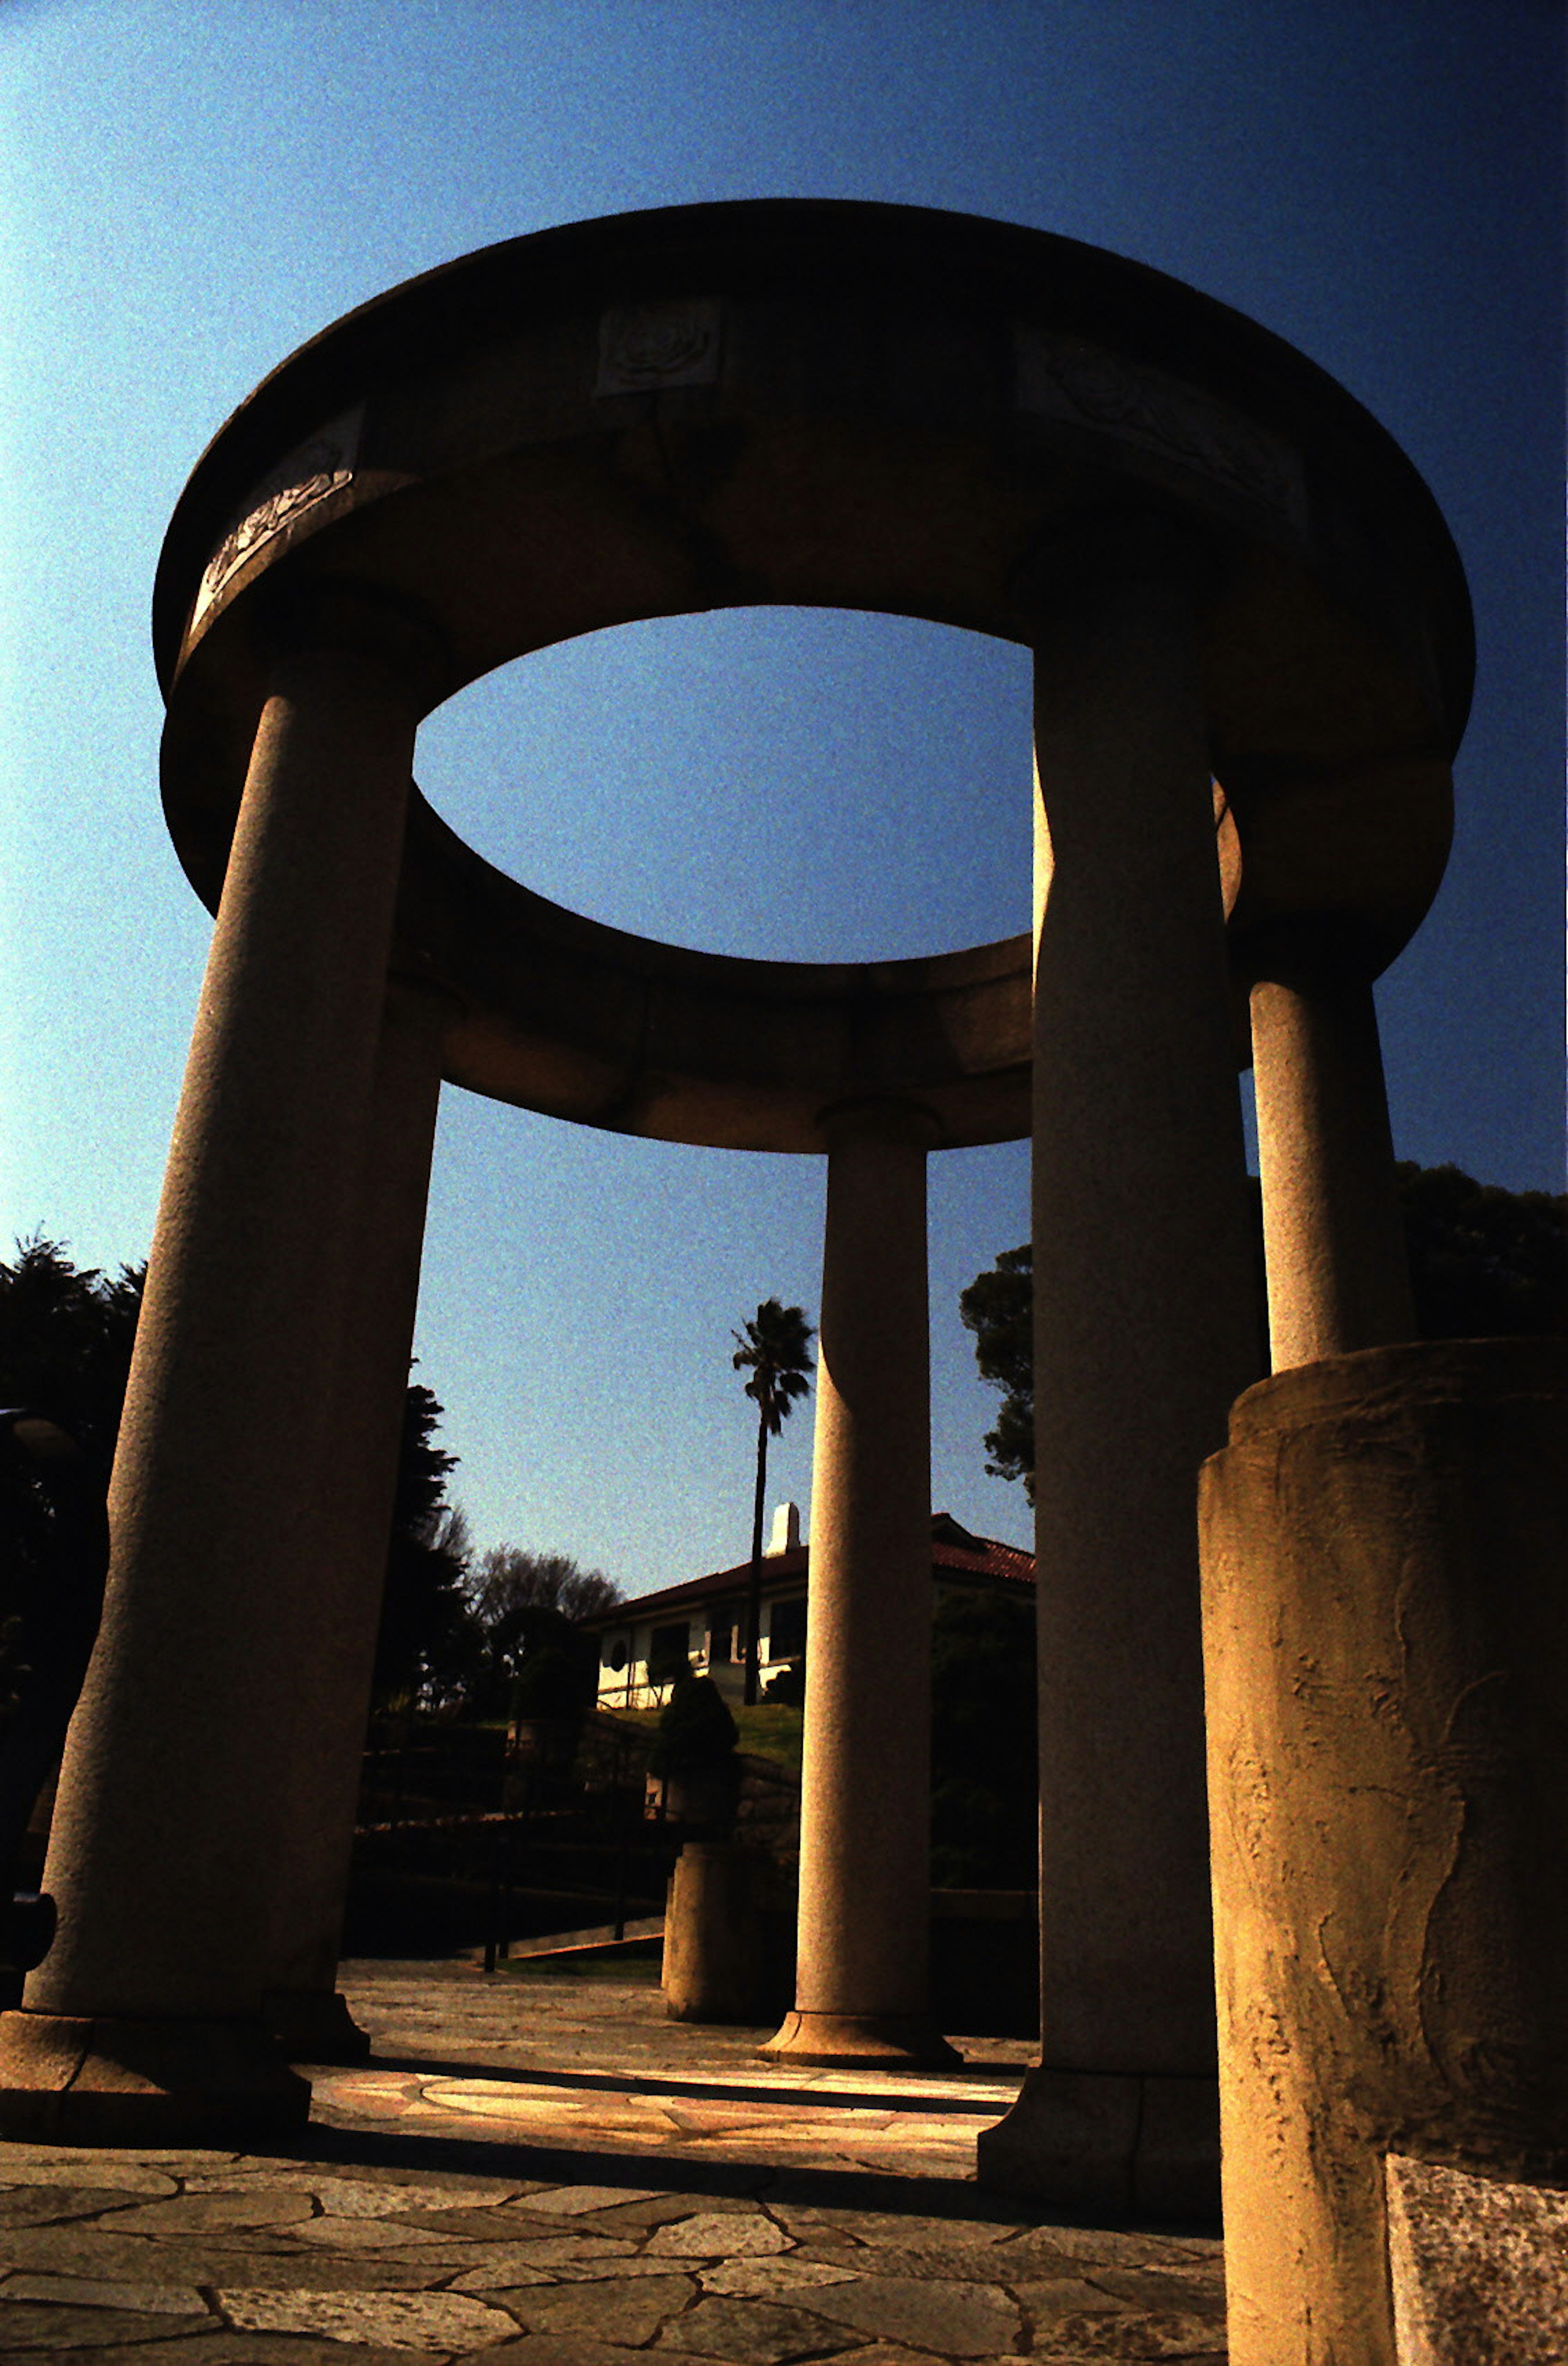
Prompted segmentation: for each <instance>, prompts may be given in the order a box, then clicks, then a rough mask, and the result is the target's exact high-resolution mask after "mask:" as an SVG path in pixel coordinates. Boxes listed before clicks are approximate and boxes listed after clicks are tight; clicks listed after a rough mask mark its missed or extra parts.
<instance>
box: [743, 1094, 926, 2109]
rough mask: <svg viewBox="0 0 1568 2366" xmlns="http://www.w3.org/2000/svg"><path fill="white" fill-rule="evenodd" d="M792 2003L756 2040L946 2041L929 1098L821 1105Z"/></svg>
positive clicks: (896, 2060)
mask: <svg viewBox="0 0 1568 2366" xmlns="http://www.w3.org/2000/svg"><path fill="white" fill-rule="evenodd" d="M827 1131H828V1136H829V1156H828V1218H827V1226H826V1231H825V1235H824V1243H823V1253H822V1313H821V1324H820V1330H819V1334H818V1368H817V1435H816V1447H815V1459H814V1463H813V1469H812V1486H811V1594H810V1603H811V1614H810V1628H809V1632H808V1636H807V1653H806V1740H805V1756H804V1762H803V1765H802V1770H801V1812H800V1922H799V1932H800V1935H799V1943H798V1955H797V1959H796V1969H795V2011H793V2012H791V2013H790V2014H789V2015H788V2017H787V2018H786V2020H785V2022H784V2026H783V2028H782V2029H781V2030H780V2031H779V2032H778V2034H777V2035H776V2036H775V2037H773V2038H771V2039H770V2040H769V2042H768V2045H766V2046H765V2047H764V2049H763V2051H764V2052H765V2053H768V2054H772V2055H786V2056H792V2057H793V2058H794V2059H795V2060H797V2061H805V2062H818V2063H836V2064H844V2065H850V2064H854V2063H869V2064H875V2065H879V2066H882V2067H895V2068H897V2067H910V2068H913V2067H916V2066H917V2065H920V2064H926V2063H934V2062H940V2061H949V2060H953V2059H954V2058H955V2057H954V2056H953V2050H952V2048H951V2047H950V2046H948V2045H947V2044H946V2043H945V2041H944V2040H943V2039H942V2036H941V2035H940V2034H939V2033H938V2031H937V2029H936V2027H935V2024H934V2023H933V2022H932V2021H931V2016H930V2011H929V1997H928V1993H927V1988H928V1961H929V1954H930V1923H931V1337H930V1310H929V1282H928V1278H927V1258H926V1153H927V1151H928V1150H929V1149H930V1148H931V1144H932V1143H933V1141H934V1139H935V1125H934V1121H932V1120H931V1118H929V1117H928V1116H927V1114H926V1113H925V1111H924V1110H919V1109H915V1108H912V1107H909V1106H908V1105H906V1104H903V1103H899V1102H874V1101H871V1102H863V1103H858V1104H854V1105H852V1106H848V1107H846V1108H844V1109H842V1110H837V1111H834V1112H832V1113H831V1114H830V1115H829V1119H828V1121H827Z"/></svg>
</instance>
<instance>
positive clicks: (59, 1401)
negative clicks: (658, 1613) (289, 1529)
mask: <svg viewBox="0 0 1568 2366" xmlns="http://www.w3.org/2000/svg"><path fill="white" fill-rule="evenodd" d="M146 1274H147V1268H146V1266H145V1265H144V1264H143V1265H140V1266H122V1267H121V1268H120V1269H119V1272H118V1275H117V1276H116V1277H114V1278H113V1279H110V1278H109V1277H108V1276H107V1275H106V1274H103V1273H100V1272H99V1271H98V1270H97V1269H96V1268H94V1267H82V1268H78V1267H76V1266H75V1265H73V1263H72V1261H71V1257H70V1256H69V1253H68V1249H67V1247H66V1245H64V1244H63V1243H61V1242H58V1241H51V1240H45V1239H43V1238H41V1237H39V1238H36V1239H33V1240H30V1241H21V1242H18V1243H17V1255H16V1259H15V1262H14V1263H12V1264H10V1265H0V1403H5V1404H10V1405H17V1404H26V1405H29V1406H31V1407H33V1408H34V1409H35V1410H36V1411H38V1412H39V1413H44V1414H48V1415H49V1416H50V1418H51V1420H53V1421H57V1422H59V1424H60V1425H61V1426H62V1428H63V1429H65V1430H67V1431H68V1432H69V1433H70V1434H71V1435H72V1436H73V1437H76V1438H78V1439H79V1440H80V1441H81V1442H82V1444H83V1445H84V1446H85V1447H86V1448H87V1449H88V1451H89V1453H90V1454H92V1455H93V1456H94V1457H95V1458H96V1459H97V1460H98V1461H99V1463H100V1465H101V1467H102V1468H103V1469H104V1470H106V1471H107V1467H108V1464H109V1463H110V1461H111V1460H112V1459H113V1456H114V1448H115V1441H116V1438H117V1437H118V1432H119V1417H120V1409H121V1406H122V1405H123V1403H124V1402H125V1388H126V1381H127V1380H128V1378H129V1376H130V1353H131V1348H132V1346H133V1344H134V1342H135V1337H136V1324H137V1318H138V1316H139V1314H140V1313H141V1293H142V1288H143V1284H144V1282H145V1280H146ZM440 1418H441V1407H440V1405H439V1404H438V1403H436V1400H435V1398H434V1395H433V1394H432V1393H431V1391H430V1390H429V1389H427V1388H422V1387H419V1386H417V1385H416V1386H414V1387H412V1388H411V1389H410V1390H409V1391H408V1396H407V1399H406V1401H405V1403H404V1408H403V1437H402V1451H401V1455H400V1460H399V1467H398V1483H397V1496H396V1502H395V1505H394V1510H393V1519H392V1539H391V1547H390V1551H389V1556H388V1572H387V1592H386V1597H385V1602H384V1606H383V1612H382V1619H381V1628H380V1635H379V1639H378V1645H377V1656H376V1684H377V1691H378V1696H386V1695H387V1694H389V1693H394V1694H395V1693H400V1692H406V1691H408V1690H409V1689H410V1688H411V1687H417V1686H418V1684H420V1683H421V1681H422V1679H423V1672H424V1670H425V1669H426V1667H427V1666H428V1665H429V1664H431V1663H432V1662H435V1661H438V1660H439V1658H440V1656H441V1654H442V1652H443V1651H444V1650H446V1649H447V1648H449V1644H450V1639H451V1636H452V1633H453V1630H454V1628H455V1625H456V1623H457V1620H458V1619H459V1618H460V1616H461V1611H462V1599H461V1595H460V1594H459V1593H458V1591H457V1581H458V1579H459V1578H460V1576H461V1574H462V1572H463V1569H464V1566H465V1564H466V1559H467V1555H466V1549H465V1546H464V1540H463V1537H462V1529H461V1515H460V1514H456V1513H454V1511H453V1510H452V1508H451V1507H450V1506H449V1505H448V1504H447V1502H446V1480H447V1475H448V1473H449V1472H450V1471H451V1470H453V1469H454V1468H455V1462H456V1458H455V1457H454V1456H452V1455H450V1454H447V1453H446V1452H444V1451H443V1449H442V1448H440V1447H439V1446H437V1445H436V1444H435V1442H434V1438H435V1430H436V1426H437V1425H438V1423H439V1421H440ZM46 1534H47V1525H46V1515H45V1513H44V1511H43V1508H42V1505H41V1504H40V1502H39V1498H38V1494H37V1491H36V1489H34V1488H32V1487H30V1486H29V1485H28V1482H26V1480H25V1479H23V1478H21V1477H19V1476H18V1475H17V1469H16V1468H15V1467H13V1468H12V1469H11V1470H9V1471H0V1617H4V1616H5V1615H6V1600H5V1594H4V1591H3V1589H4V1588H5V1587H6V1584H7V1583H16V1582H17V1581H18V1580H19V1579H20V1578H21V1576H23V1575H24V1574H25V1573H26V1572H28V1570H30V1569H31V1568H32V1567H33V1566H34V1565H35V1564H36V1561H37V1559H38V1556H39V1551H40V1550H41V1548H42V1541H43V1538H45V1536H46Z"/></svg>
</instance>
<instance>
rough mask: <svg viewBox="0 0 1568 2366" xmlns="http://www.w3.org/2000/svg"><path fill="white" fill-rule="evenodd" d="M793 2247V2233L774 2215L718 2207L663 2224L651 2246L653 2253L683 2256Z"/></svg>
mask: <svg viewBox="0 0 1568 2366" xmlns="http://www.w3.org/2000/svg"><path fill="white" fill-rule="evenodd" d="M648 2248H649V2256H650V2257H654V2256H659V2255H661V2254H664V2253H670V2254H671V2255H672V2256H677V2257H680V2258H682V2259H694V2258H701V2259H717V2258H736V2257H741V2256H744V2257H745V2258H747V2259H758V2258H761V2256H763V2255H764V2254H765V2253H768V2252H773V2251H787V2250H788V2249H789V2248H790V2237H789V2236H787V2235H786V2234H785V2233H784V2229H783V2227H782V2226H775V2225H774V2224H773V2220H772V2219H771V2218H761V2217H751V2216H742V2215H741V2214H739V2212H736V2211H724V2212H719V2211H716V2210H704V2211H701V2212H699V2213H698V2214H697V2215H696V2216H695V2217H694V2218H680V2219H676V2220H674V2221H672V2223H671V2225H668V2226H660V2228H659V2230H658V2232H657V2234H655V2235H653V2236H651V2237H650V2238H649V2246H648Z"/></svg>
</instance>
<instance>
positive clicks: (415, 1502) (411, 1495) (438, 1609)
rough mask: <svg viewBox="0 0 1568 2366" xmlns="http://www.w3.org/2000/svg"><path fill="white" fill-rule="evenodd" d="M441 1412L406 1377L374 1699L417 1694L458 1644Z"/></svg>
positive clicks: (459, 1563) (456, 1547)
mask: <svg viewBox="0 0 1568 2366" xmlns="http://www.w3.org/2000/svg"><path fill="white" fill-rule="evenodd" d="M440 1419H441V1406H440V1404H439V1403H437V1401H436V1399H435V1397H434V1394H433V1392H432V1391H430V1390H429V1389H427V1388H425V1387H423V1385H422V1384H420V1383H419V1382H417V1381H415V1382H414V1383H412V1385H411V1387H410V1389H409V1391H408V1393H407V1395H406V1397H405V1398H404V1400H403V1435H402V1446H401V1450H400V1454H399V1457H398V1482H397V1489H396V1493H394V1495H393V1499H392V1535H391V1542H390V1545H389V1549H388V1553H387V1584H386V1591H385V1593H384V1594H383V1595H382V1597H381V1623H380V1627H379V1628H378V1631H377V1636H376V1674H375V1682H374V1697H375V1699H376V1701H377V1703H378V1706H380V1707H386V1706H388V1705H389V1703H390V1702H392V1701H393V1700H397V1699H402V1698H412V1697H416V1696H419V1695H420V1694H421V1693H423V1692H424V1691H425V1690H426V1689H427V1688H428V1687H429V1686H430V1685H431V1684H432V1683H433V1682H435V1681H437V1680H438V1674H439V1672H441V1671H443V1670H445V1669H446V1668H447V1667H448V1666H449V1665H450V1663H451V1662H453V1660H454V1659H455V1658H457V1656H459V1654H460V1651H461V1638H462V1628H463V1617H464V1600H463V1591H462V1581H463V1573H464V1571H465V1569H466V1567H467V1565H468V1535H467V1530H466V1528H465V1527H464V1524H463V1516H462V1514H461V1513H460V1512H458V1511H457V1510H456V1509H455V1508H454V1507H453V1506H452V1505H450V1504H448V1503H447V1501H446V1481H447V1478H448V1476H449V1474H450V1473H451V1472H452V1471H453V1470H456V1469H457V1456H456V1455H454V1454H448V1453H446V1451H445V1449H444V1448H441V1447H439V1446H437V1445H436V1444H435V1431H436V1427H437V1425H438V1424H439V1422H440Z"/></svg>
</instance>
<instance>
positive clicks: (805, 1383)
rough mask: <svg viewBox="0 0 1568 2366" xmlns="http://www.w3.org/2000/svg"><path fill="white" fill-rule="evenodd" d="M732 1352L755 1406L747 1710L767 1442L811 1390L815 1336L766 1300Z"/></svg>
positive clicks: (753, 1683)
mask: <svg viewBox="0 0 1568 2366" xmlns="http://www.w3.org/2000/svg"><path fill="white" fill-rule="evenodd" d="M816 1335H817V1334H816V1332H815V1331H814V1330H813V1329H812V1327H811V1325H810V1324H809V1323H808V1322H807V1319H806V1310H805V1308H804V1307H802V1306H784V1305H782V1304H781V1303H780V1301H778V1300H777V1299H776V1298H765V1299H763V1301H762V1302H761V1305H760V1306H759V1307H758V1309H757V1312H756V1313H755V1314H754V1315H753V1316H752V1317H751V1320H750V1322H749V1323H747V1324H744V1325H743V1326H742V1328H741V1329H740V1330H739V1331H732V1332H731V1333H730V1337H731V1338H732V1339H733V1340H734V1342H735V1353H734V1355H733V1356H732V1357H731V1358H730V1359H729V1360H730V1365H731V1368H732V1369H734V1370H735V1371H738V1372H750V1376H751V1377H750V1380H748V1381H747V1383H746V1393H747V1395H748V1396H749V1397H750V1399H751V1400H752V1402H753V1403H755V1405H756V1407H757V1477H756V1488H755V1492H754V1493H753V1495H752V1499H751V1570H750V1580H749V1582H748V1584H747V1588H746V1630H745V1643H744V1646H743V1651H742V1657H743V1658H744V1660H745V1662H746V1682H745V1698H746V1707H748V1708H751V1707H755V1705H756V1700H757V1682H758V1675H759V1666H758V1662H759V1659H760V1656H761V1625H762V1506H763V1503H764V1501H765V1499H766V1495H767V1487H768V1440H769V1438H770V1437H777V1436H778V1434H779V1432H780V1430H781V1429H782V1428H783V1427H784V1423H785V1421H786V1420H787V1419H788V1417H789V1415H790V1413H791V1412H792V1410H793V1409H794V1406H795V1401H796V1400H797V1398H800V1397H803V1396H805V1394H806V1393H807V1390H808V1389H809V1388H810V1386H811V1372H812V1362H811V1355H810V1347H811V1342H812V1340H813V1339H814V1338H815V1337H816Z"/></svg>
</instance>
